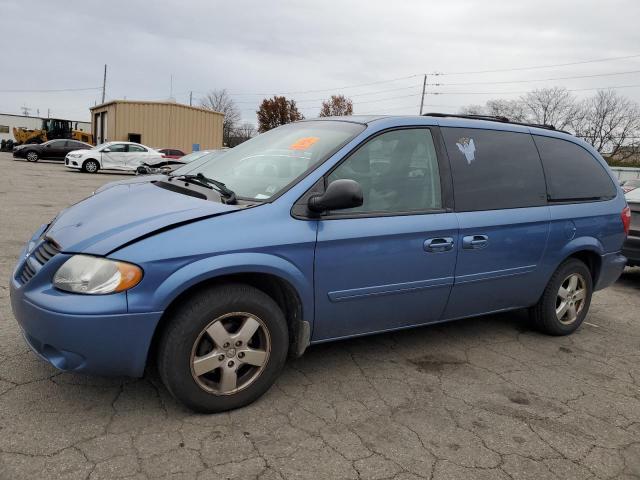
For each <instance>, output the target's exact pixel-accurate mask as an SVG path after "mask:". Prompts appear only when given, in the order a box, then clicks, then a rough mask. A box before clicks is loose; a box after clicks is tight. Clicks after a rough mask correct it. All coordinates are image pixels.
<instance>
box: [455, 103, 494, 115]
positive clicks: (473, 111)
mask: <svg viewBox="0 0 640 480" xmlns="http://www.w3.org/2000/svg"><path fill="white" fill-rule="evenodd" d="M459 113H460V115H488V113H487V109H486V108H485V107H484V105H467V106H466V107H462V108H461V109H460V112H459Z"/></svg>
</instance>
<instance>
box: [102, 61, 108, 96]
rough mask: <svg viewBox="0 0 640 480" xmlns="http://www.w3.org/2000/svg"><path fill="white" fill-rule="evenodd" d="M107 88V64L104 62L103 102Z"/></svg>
mask: <svg viewBox="0 0 640 480" xmlns="http://www.w3.org/2000/svg"><path fill="white" fill-rule="evenodd" d="M106 89H107V64H106V63H105V64H104V76H103V77H102V102H101V103H104V95H105V93H106Z"/></svg>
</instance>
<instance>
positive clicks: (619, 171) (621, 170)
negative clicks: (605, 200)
mask: <svg viewBox="0 0 640 480" xmlns="http://www.w3.org/2000/svg"><path fill="white" fill-rule="evenodd" d="M609 168H611V171H612V172H613V173H614V175H615V176H616V177H618V180H620V181H621V182H622V181H627V180H631V179H634V178H640V168H631V167H609Z"/></svg>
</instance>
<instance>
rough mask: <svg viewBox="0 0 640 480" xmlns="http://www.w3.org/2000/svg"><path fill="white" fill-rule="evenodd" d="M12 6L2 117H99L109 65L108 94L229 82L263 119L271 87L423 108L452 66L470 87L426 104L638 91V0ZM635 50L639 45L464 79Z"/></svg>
mask: <svg viewBox="0 0 640 480" xmlns="http://www.w3.org/2000/svg"><path fill="white" fill-rule="evenodd" d="M0 12H2V19H3V20H2V35H3V36H4V37H5V39H4V45H5V49H4V50H3V51H4V55H3V57H2V62H1V63H0V112H2V113H19V112H20V111H21V107H22V106H23V105H24V106H27V107H30V108H31V112H32V114H36V111H37V110H39V112H40V114H41V115H44V116H46V113H47V109H50V111H51V115H52V116H56V117H70V118H73V119H78V120H88V119H89V110H88V108H89V106H91V105H93V104H94V103H95V102H96V101H97V102H98V103H99V101H100V90H99V89H97V87H100V85H101V84H102V73H103V66H104V64H105V63H106V64H108V75H107V88H106V97H107V99H121V98H125V97H126V98H127V99H148V100H164V99H167V98H169V97H170V95H171V92H172V94H173V97H174V98H175V100H176V101H178V102H184V103H188V102H189V92H190V91H193V97H194V104H195V103H197V102H198V101H199V98H200V97H201V96H202V95H203V94H204V93H205V92H206V91H207V90H211V89H220V88H226V89H228V90H229V92H231V93H233V94H234V97H233V98H234V99H235V100H236V102H237V104H238V107H239V108H240V109H241V111H242V118H243V119H244V120H246V121H249V122H252V123H255V121H256V120H255V110H256V108H257V105H258V103H259V102H260V100H261V99H262V98H263V97H264V96H265V94H275V93H289V92H296V93H291V94H290V95H287V96H289V97H291V98H294V99H295V100H297V101H298V104H299V106H300V107H301V110H302V112H303V113H304V114H305V116H307V117H312V116H315V115H317V113H318V110H319V106H320V101H321V99H322V98H325V97H328V96H329V95H330V94H332V93H343V94H345V95H347V96H351V98H352V99H353V101H354V108H355V113H392V114H415V113H417V112H418V108H419V103H420V89H421V87H422V74H424V73H431V72H441V73H449V74H450V75H441V76H439V77H435V76H429V77H428V83H435V82H438V83H441V84H445V83H448V84H451V83H458V84H460V83H473V84H472V85H441V86H428V87H427V91H428V92H430V94H429V95H427V96H426V98H425V104H426V105H427V106H426V107H425V111H447V112H455V111H457V110H458V109H459V107H460V106H462V105H466V104H469V103H484V102H485V101H486V100H488V99H491V98H516V97H517V96H518V95H519V94H520V92H523V91H527V90H531V89H533V88H536V87H537V88H540V87H544V86H556V85H558V86H565V87H567V88H569V89H589V88H598V87H611V86H625V85H638V87H630V88H621V89H620V90H619V91H620V92H621V93H623V94H625V95H627V96H629V97H631V98H633V99H635V100H638V101H640V29H639V28H638V27H637V22H638V20H640V2H639V1H638V0H608V1H607V2H596V1H592V2H585V1H584V0H580V1H578V0H575V1H566V0H563V1H557V0H553V1H548V0H536V1H514V0H504V1H495V2H490V1H488V0H487V1H474V0H448V1H446V2H442V1H438V2H436V1H427V0H413V1H402V0H393V1H389V0H386V1H382V0H366V1H365V0H362V1H348V0H342V1H330V0H322V1H314V2H307V1H301V0H298V1H254V2H248V1H224V2H223V1H214V0H196V1H189V0H183V1H177V0H173V1H162V2H161V1H157V2H151V1H135V0H129V1H120V0H109V1H104V2H95V1H86V0H83V1H81V2H76V1H64V2H62V1H51V0H43V1H40V0H32V1H31V2H29V3H28V8H26V7H25V3H24V0H0ZM631 55H638V56H636V57H635V58H627V59H618V60H614V61H603V62H592V63H583V64H578V65H571V66H565V67H554V68H544V69H530V70H515V71H509V72H495V73H467V74H456V75H453V74H451V73H455V72H476V71H481V70H496V69H509V68H518V67H530V66H540V65H552V64H561V63H570V62H579V61H586V60H595V59H603V58H611V57H623V56H631ZM632 71H638V72H637V73H624V74H620V75H610V76H596V77H591V78H582V79H576V78H574V79H562V80H544V81H531V80H539V79H556V78H559V77H575V76H585V75H603V74H612V73H623V72H632ZM171 75H173V89H172V90H171ZM394 79H396V80H395V81H389V80H394ZM523 80H525V81H527V82H526V83H495V82H517V81H523ZM479 82H485V83H479ZM362 84H370V85H362ZM342 87H349V88H342ZM89 88H94V89H93V90H86V91H75V92H40V93H37V92H35V91H36V90H55V89H89ZM11 90H13V91H11ZM16 90H21V91H20V92H16ZM27 90H29V91H27ZM314 90H315V91H314ZM309 91H312V92H309ZM297 92H308V93H297ZM431 92H440V93H441V94H440V95H433V94H431ZM456 92H464V93H456ZM485 92H488V93H485ZM510 92H515V93H510ZM592 93H593V91H591V90H582V91H576V92H575V94H576V95H577V96H580V97H583V96H586V95H589V94H592Z"/></svg>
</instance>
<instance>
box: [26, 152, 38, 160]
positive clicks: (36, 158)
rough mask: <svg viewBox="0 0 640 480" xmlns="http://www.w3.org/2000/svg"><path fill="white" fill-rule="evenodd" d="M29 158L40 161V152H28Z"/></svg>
mask: <svg viewBox="0 0 640 480" xmlns="http://www.w3.org/2000/svg"><path fill="white" fill-rule="evenodd" d="M27 160H28V161H30V162H36V161H38V154H37V153H36V152H29V153H27Z"/></svg>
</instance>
